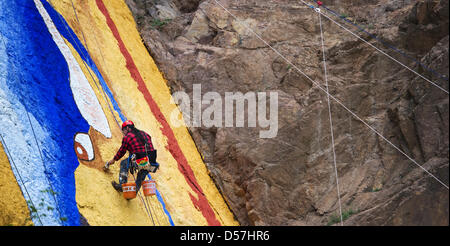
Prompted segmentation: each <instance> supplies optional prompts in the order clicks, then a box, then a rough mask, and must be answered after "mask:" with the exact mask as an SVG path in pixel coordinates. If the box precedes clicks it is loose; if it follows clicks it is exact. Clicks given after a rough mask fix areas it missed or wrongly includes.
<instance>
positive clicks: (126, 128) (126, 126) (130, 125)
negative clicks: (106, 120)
mask: <svg viewBox="0 0 450 246" xmlns="http://www.w3.org/2000/svg"><path fill="white" fill-rule="evenodd" d="M133 127H134V123H133V121H131V120H127V121H125V122H124V123H123V124H122V132H123V134H124V135H126V134H127V133H129V132H130V131H131V129H132V128H133Z"/></svg>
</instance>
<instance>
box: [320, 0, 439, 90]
mask: <svg viewBox="0 0 450 246" xmlns="http://www.w3.org/2000/svg"><path fill="white" fill-rule="evenodd" d="M313 1H314V2H316V3H318V2H319V1H317V0H313ZM321 7H322V8H324V9H326V10H327V11H328V12H330V13H332V14H333V15H335V16H336V17H338V18H340V19H342V20H344V21H345V22H346V23H348V24H350V25H352V26H354V27H356V28H358V29H359V30H360V31H361V32H364V33H365V34H367V35H369V36H370V37H371V38H373V39H374V40H376V41H377V42H379V43H381V44H383V45H384V46H386V47H387V48H389V49H391V50H393V51H395V52H397V53H398V54H400V55H402V56H403V57H405V58H407V59H409V60H411V61H413V62H414V63H415V64H417V65H419V66H421V67H422V68H424V69H425V70H428V71H429V72H431V73H433V74H434V75H436V76H438V77H440V78H441V79H443V80H446V81H447V82H448V77H447V76H446V75H442V74H440V73H438V72H436V71H435V70H433V69H431V68H429V67H428V66H426V65H424V64H423V63H421V62H420V61H418V60H416V59H415V58H414V57H412V56H410V55H408V54H406V53H405V52H404V51H402V50H400V49H399V48H397V47H395V46H393V45H391V44H388V43H387V42H385V41H383V40H382V39H380V38H378V37H377V36H375V35H373V34H372V33H370V32H368V31H366V30H365V29H364V28H363V27H361V26H360V25H358V24H356V23H355V22H353V21H350V20H349V19H347V18H346V17H345V16H344V15H342V14H338V13H337V12H336V11H334V10H332V9H330V8H328V7H327V6H325V5H323V4H321Z"/></svg>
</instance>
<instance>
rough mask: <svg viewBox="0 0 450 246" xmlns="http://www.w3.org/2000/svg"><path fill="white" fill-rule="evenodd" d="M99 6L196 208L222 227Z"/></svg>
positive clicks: (106, 11)
mask: <svg viewBox="0 0 450 246" xmlns="http://www.w3.org/2000/svg"><path fill="white" fill-rule="evenodd" d="M96 2H97V6H98V8H99V10H100V11H101V12H102V13H103V15H104V16H105V18H106V22H107V24H108V26H109V28H110V29H111V32H112V33H113V35H114V37H115V38H116V40H117V42H118V45H119V48H120V51H121V52H122V55H123V56H124V57H125V60H126V67H127V69H128V70H129V71H130V74H131V77H132V78H133V79H134V80H135V81H136V82H137V84H138V89H139V91H140V92H141V93H142V94H143V95H144V98H145V100H146V101H147V104H148V106H149V107H150V110H151V111H152V113H153V115H154V116H155V117H156V119H157V120H158V121H159V123H161V131H162V133H163V134H164V135H165V136H166V137H167V146H166V149H167V150H168V151H169V152H170V153H171V154H172V156H173V157H174V158H175V160H176V161H177V163H178V169H179V170H180V172H181V173H182V174H183V175H184V177H185V179H186V181H187V183H188V184H189V186H190V187H191V189H192V190H193V191H194V192H195V193H197V196H198V199H196V198H195V197H194V196H192V195H190V197H191V200H192V203H193V204H194V206H195V207H196V208H197V209H199V210H200V211H201V213H202V214H203V216H204V217H205V219H206V221H207V222H208V225H214V226H217V225H220V222H219V221H218V220H217V218H216V215H215V214H214V211H213V209H212V208H211V206H210V205H209V202H208V200H207V199H206V197H205V195H204V194H203V191H202V188H201V187H200V185H199V184H198V183H197V180H196V178H195V176H194V172H193V171H192V169H191V167H190V166H189V164H188V162H187V160H186V157H185V156H184V154H183V152H182V151H181V148H180V146H179V145H178V142H177V140H176V138H175V135H174V133H173V131H172V129H171V128H170V125H169V124H168V123H167V120H166V118H165V117H164V115H163V114H162V112H161V110H160V109H159V107H158V104H157V103H156V102H155V100H154V99H153V97H152V96H151V94H150V92H149V90H148V88H147V86H146V85H145V83H144V80H143V79H142V76H141V74H140V73H139V70H138V69H137V67H136V64H135V63H134V61H133V58H132V57H131V55H130V53H129V52H128V50H127V48H126V47H125V44H124V42H123V40H122V38H121V37H120V34H119V31H118V30H117V27H116V25H115V23H114V21H113V20H112V19H111V16H110V15H109V12H108V10H107V9H106V7H105V4H104V3H103V1H102V0H96Z"/></svg>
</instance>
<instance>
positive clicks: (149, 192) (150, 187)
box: [142, 180, 156, 196]
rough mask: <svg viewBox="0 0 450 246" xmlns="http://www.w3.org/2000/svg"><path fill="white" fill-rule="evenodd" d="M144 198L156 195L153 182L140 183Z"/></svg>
mask: <svg viewBox="0 0 450 246" xmlns="http://www.w3.org/2000/svg"><path fill="white" fill-rule="evenodd" d="M142 189H143V190H144V196H154V195H155V194H156V182H155V181H154V180H145V181H144V182H142Z"/></svg>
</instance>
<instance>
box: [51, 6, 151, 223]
mask: <svg viewBox="0 0 450 246" xmlns="http://www.w3.org/2000/svg"><path fill="white" fill-rule="evenodd" d="M71 1H72V0H71ZM50 4H51V3H50ZM51 5H52V4H51ZM52 7H53V8H54V6H53V5H52ZM72 8H73V11H74V14H75V17H76V20H77V23H78V25H79V26H80V31H81V32H82V35H83V39H84V42H85V45H86V47H87V43H86V39H85V36H84V33H83V30H82V28H81V23H80V21H79V19H78V16H77V13H76V10H75V6H74V5H73V2H72ZM58 17H59V18H60V21H61V22H62V23H63V24H64V27H65V28H66V30H67V31H68V33H69V35H70V37H71V39H72V40H74V43H75V45H76V46H77V48H78V49H79V50H81V48H80V47H79V45H78V43H77V42H76V41H75V38H74V37H73V36H72V34H71V32H70V31H69V28H68V27H67V23H65V22H64V20H63V19H62V17H61V15H59V14H58ZM96 42H97V40H96ZM97 43H98V42H97ZM87 48H88V47H87ZM87 52H89V51H87ZM100 54H101V55H102V58H103V54H102V52H101V50H100ZM80 55H81V56H83V57H84V59H82V60H83V63H84V65H85V66H86V68H87V71H88V72H89V75H90V76H91V78H92V80H93V81H94V83H95V85H96V86H97V88H98V89H99V90H101V91H102V92H103V97H104V98H105V101H106V103H107V105H108V108H109V110H110V112H111V114H112V116H113V118H114V120H115V122H116V124H117V126H119V127H120V124H119V122H118V121H117V119H116V116H115V114H114V112H113V110H112V109H111V106H110V105H109V102H108V100H107V97H106V95H105V91H104V89H103V87H102V86H101V85H100V87H99V86H98V84H97V81H96V80H95V78H94V76H93V75H92V74H91V72H90V69H89V68H88V65H87V64H86V62H85V59H86V57H85V54H83V52H81V53H80ZM103 60H104V58H103ZM150 164H151V165H150V166H151V167H150V168H149V169H150V170H149V171H151V172H156V170H157V169H158V167H159V164H158V163H150ZM105 167H106V166H105ZM133 177H134V175H133ZM134 178H135V177H134ZM135 180H136V179H135ZM132 187H133V183H130V184H129V185H127V186H126V187H125V189H124V188H123V187H122V189H123V190H124V191H125V190H126V192H127V195H126V196H127V197H129V198H130V199H133V198H135V197H136V193H137V195H138V196H139V197H140V200H141V202H142V203H143V205H144V208H145V210H146V213H147V215H148V216H149V218H150V219H151V221H152V223H153V225H155V222H154V220H153V215H152V213H151V210H150V211H149V208H148V207H150V205H148V206H147V203H148V201H147V202H146V200H144V199H143V198H142V196H141V194H140V192H139V191H133V188H132ZM134 187H135V188H134V190H135V189H136V186H135V185H134ZM133 192H135V194H134V195H133ZM124 193H125V192H124ZM124 197H125V194H124Z"/></svg>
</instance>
